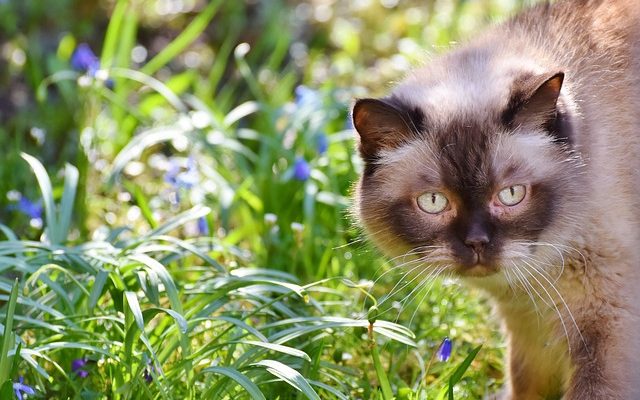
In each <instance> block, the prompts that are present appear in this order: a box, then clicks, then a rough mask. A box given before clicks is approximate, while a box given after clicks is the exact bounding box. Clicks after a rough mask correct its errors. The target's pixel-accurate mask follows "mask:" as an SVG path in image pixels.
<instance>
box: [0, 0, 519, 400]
mask: <svg viewBox="0 0 640 400" xmlns="http://www.w3.org/2000/svg"><path fill="white" fill-rule="evenodd" d="M36 3H37V2H34V3H33V4H31V3H30V4H29V6H28V9H25V10H23V11H24V12H26V13H28V14H29V15H30V16H31V18H29V19H25V20H24V21H25V22H24V23H23V24H22V25H20V26H14V25H13V22H11V19H10V18H6V17H0V30H1V31H3V32H4V33H6V37H7V38H9V40H7V41H6V43H5V44H4V45H3V48H4V49H5V53H6V54H10V55H11V57H10V63H9V64H10V70H9V71H8V72H6V75H4V76H5V79H4V82H9V83H8V87H9V88H11V90H12V92H16V91H20V90H22V91H23V92H24V93H23V94H24V96H26V101H27V105H28V107H18V106H16V105H12V106H11V108H10V110H11V112H10V113H8V114H7V115H2V116H0V118H4V120H5V122H6V123H4V124H2V126H3V127H2V128H0V132H2V131H6V132H9V133H13V135H11V134H9V135H0V145H2V146H7V147H6V148H8V149H10V151H8V153H7V155H6V160H5V162H4V163H3V164H2V165H1V166H0V177H2V178H3V179H0V191H2V192H3V193H7V196H6V198H1V199H0V221H2V223H1V224H0V231H1V232H2V235H3V238H4V239H5V240H3V241H1V242H0V322H1V323H2V325H0V327H1V328H2V329H1V330H0V332H1V333H2V340H0V343H1V347H0V393H1V394H2V395H0V397H2V398H5V397H7V396H9V397H7V398H10V397H11V396H13V389H14V388H16V387H17V386H16V384H17V383H19V382H20V379H22V382H23V384H24V385H27V386H29V387H32V388H33V389H34V390H35V394H34V395H29V396H28V397H29V398H53V399H56V398H60V399H63V398H64V399H67V398H74V399H75V398H77V399H93V398H96V399H98V398H113V399H138V398H140V399H174V398H175V399H183V398H186V399H198V398H215V399H218V398H219V399H225V398H251V399H263V398H266V399H303V398H309V399H315V398H323V399H324V398H339V399H345V398H346V399H384V400H390V399H391V398H396V399H406V400H408V399H412V400H415V399H427V398H428V399H444V398H449V399H450V398H480V397H482V395H483V394H485V393H487V392H490V391H494V390H496V388H497V387H499V385H500V383H501V379H502V361H501V357H502V352H503V351H502V345H501V342H502V341H501V338H500V335H499V334H497V333H496V331H497V329H496V326H495V325H494V324H493V323H492V322H490V321H489V322H487V316H488V314H489V310H488V306H487V305H486V303H485V302H484V300H482V298H481V297H480V296H479V295H478V294H477V293H473V292H471V293H470V292H469V291H468V290H467V289H460V288H459V286H458V284H457V283H456V282H454V281H450V280H444V281H440V282H431V281H426V282H419V279H417V278H416V277H415V276H413V275H411V274H407V273H406V271H398V270H397V269H392V268H391V265H390V264H389V263H388V262H387V261H385V260H383V259H381V258H380V256H379V255H378V254H377V253H376V252H375V251H374V250H373V249H371V248H370V247H369V246H368V245H367V244H366V241H365V240H364V238H363V237H362V235H361V233H360V232H359V230H358V229H357V228H356V227H354V226H353V223H352V221H351V220H350V217H349V204H350V199H349V198H350V188H351V186H352V184H353V182H354V181H355V180H356V179H357V175H358V173H359V171H360V169H361V164H360V161H359V160H358V157H357V155H356V154H355V153H354V145H353V132H352V131H351V128H350V126H349V123H348V116H347V112H348V106H349V104H350V102H351V99H352V98H354V97H357V96H363V95H365V94H367V95H369V94H371V95H376V94H381V93H382V92H383V91H384V90H385V87H386V85H385V84H383V83H382V82H386V81H387V80H389V79H397V78H398V76H400V75H401V73H402V71H403V70H406V68H408V67H409V66H410V65H411V63H412V62H417V61H418V60H419V59H420V57H421V55H422V53H421V51H418V50H416V49H418V48H432V47H431V46H436V48H441V47H442V46H447V45H448V44H449V42H450V41H452V40H454V39H457V38H459V37H463V36H465V35H467V34H469V32H471V31H472V30H473V29H474V27H476V26H477V25H479V24H481V23H482V21H483V20H485V19H488V18H494V17H498V16H500V15H504V14H505V13H507V12H509V11H510V10H513V9H515V8H517V7H518V6H519V5H520V3H519V2H515V1H500V2H499V1H489V0H485V1H481V2H453V1H434V2H430V3H429V4H427V5H426V6H424V7H423V6H422V5H421V4H422V3H420V4H418V3H415V4H414V3H411V2H407V3H399V4H398V5H397V6H394V7H391V8H385V7H383V6H382V5H380V4H378V3H377V2H374V3H375V4H374V3H371V4H369V5H368V6H366V7H365V6H362V8H357V7H356V6H355V5H352V4H350V3H349V4H347V3H340V4H335V5H334V7H333V8H332V9H330V11H332V14H331V15H329V17H328V18H325V17H326V15H325V14H326V11H327V10H326V9H322V7H321V6H311V5H307V6H305V5H304V4H295V5H293V6H291V7H285V4H284V3H281V2H279V1H274V2H263V3H259V4H258V5H256V6H255V8H252V7H254V6H250V5H246V4H244V3H242V2H222V1H213V2H206V3H205V2H203V3H198V2H193V3H190V2H186V3H185V4H186V6H185V7H187V8H188V9H189V11H183V12H177V13H174V14H172V16H171V17H169V16H167V15H164V16H162V15H160V14H158V15H154V14H153V13H152V12H150V11H149V10H150V9H151V8H152V7H145V6H144V5H143V4H142V3H139V2H131V1H124V0H119V1H115V2H113V4H112V6H111V7H110V8H109V13H108V15H109V18H108V20H105V21H104V24H103V25H102V26H103V27H104V29H102V30H97V31H95V32H94V31H92V29H97V28H95V26H100V24H91V23H89V22H88V20H87V19H82V18H79V19H77V20H75V19H74V18H73V17H72V16H70V15H69V13H73V12H77V13H78V14H77V15H84V16H85V17H86V15H93V14H95V13H93V11H91V10H98V9H99V8H98V7H99V6H98V5H97V3H96V4H94V3H93V2H89V3H87V5H86V7H87V9H86V10H76V9H75V8H73V7H70V6H69V7H68V8H67V9H64V7H62V8H61V10H57V11H56V10H54V11H51V13H52V14H51V15H49V16H48V17H46V15H47V10H45V9H44V8H43V7H42V5H40V4H36ZM160 3H161V2H150V4H153V5H155V6H157V5H158V4H160ZM167 4H168V3H167ZM158 7H159V6H158ZM189 7H193V8H189ZM305 7H306V8H305ZM314 7H315V8H314ZM19 10H20V9H19V7H18V4H17V3H15V2H8V3H0V16H6V15H14V16H15V15H18V13H19ZM156 10H157V8H156ZM309 13H311V14H309ZM323 13H325V14H323ZM308 15H312V16H314V15H315V17H314V18H315V19H314V18H310V17H309V16H308ZM323 15H324V16H323ZM380 15H385V16H388V18H385V19H384V21H382V22H381V21H380V18H379V16H380ZM347 16H350V17H347ZM45 18H50V19H51V20H52V21H53V22H52V25H43V24H38V23H37V21H40V20H43V19H45ZM158 21H161V22H163V23H165V24H166V25H165V26H164V28H163V29H159V28H153V27H154V26H156V25H157V24H158ZM283 21H286V22H283ZM55 24H60V26H61V27H63V26H65V25H64V24H73V25H70V26H69V27H68V29H66V30H65V29H61V30H60V32H62V33H57V34H56V36H55V37H56V41H55V43H54V46H53V48H51V47H49V48H47V46H46V43H47V42H46V41H39V40H38V39H34V38H41V37H47V36H51V35H50V32H45V31H43V29H49V28H47V27H50V26H57V25H55ZM283 24H284V25H286V27H287V28H290V29H283ZM43 27H44V28H43ZM78 32H85V34H87V32H93V36H92V40H91V42H92V45H93V47H94V49H98V48H99V49H101V52H100V54H99V55H98V56H96V62H99V63H100V69H98V70H97V71H94V70H92V71H84V70H81V71H77V70H76V71H74V70H72V69H70V68H69V62H70V59H71V58H72V54H73V52H74V49H75V48H76V45H77V43H78V42H79V41H84V40H85V39H84V38H83V35H82V34H80V33H78ZM167 32H168V33H167ZM88 36H91V34H88ZM149 37H152V38H156V39H157V40H161V41H163V43H164V45H163V46H162V47H161V48H154V47H153V40H150V39H149ZM364 38H372V40H370V41H369V40H365V39H364ZM393 43H399V45H398V46H393V45H392V44H393ZM143 44H144V45H143ZM141 48H142V49H141ZM143 50H144V51H146V52H147V56H146V58H145V59H144V60H142V61H135V60H134V59H132V56H131V55H132V54H133V53H136V52H138V53H139V52H140V51H143ZM21 52H22V53H21ZM21 54H22V55H23V56H24V57H25V61H23V62H22V63H21V62H20V60H21V58H20V57H21ZM199 54H204V55H209V57H206V56H198V55H199ZM374 65H375V67H374ZM0 73H5V72H4V71H0ZM20 74H22V75H20ZM18 76H24V77H25V78H24V80H23V79H22V78H18ZM19 100H20V99H17V100H16V97H15V96H14V97H12V99H11V104H13V103H15V102H17V103H16V104H19ZM0 101H3V100H0ZM6 132H5V133H6ZM29 154H31V155H29ZM27 205H29V207H27ZM446 336H448V337H450V338H452V339H453V343H454V349H453V353H452V356H451V359H450V360H448V361H445V362H440V361H434V359H435V358H434V354H435V352H436V350H437V349H438V346H439V344H440V342H441V340H442V339H443V338H444V337H446ZM480 345H482V347H481V348H480V347H479V346H480Z"/></svg>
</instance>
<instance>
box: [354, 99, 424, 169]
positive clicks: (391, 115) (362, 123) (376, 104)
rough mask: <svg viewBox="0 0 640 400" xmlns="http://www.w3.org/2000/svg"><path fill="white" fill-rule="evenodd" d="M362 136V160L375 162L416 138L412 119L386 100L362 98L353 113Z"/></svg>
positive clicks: (359, 148) (356, 127)
mask: <svg viewBox="0 0 640 400" xmlns="http://www.w3.org/2000/svg"><path fill="white" fill-rule="evenodd" d="M351 115H352V118H353V126H354V128H355V129H356V131H357V132H358V135H359V136H360V143H359V145H358V150H359V151H360V155H361V156H362V158H363V159H364V160H365V161H367V162H370V161H374V160H375V159H376V158H377V155H378V153H379V152H380V151H381V150H384V149H393V148H396V147H398V146H400V145H402V144H403V143H405V142H406V141H407V139H408V138H410V137H411V136H413V133H412V129H411V127H410V126H409V123H410V121H409V119H410V118H411V117H410V116H408V115H406V113H404V112H403V111H401V110H399V109H398V108H397V107H395V106H394V105H393V104H391V102H389V101H386V100H382V99H360V100H357V101H356V103H355V105H354V106H353V112H352V113H351Z"/></svg>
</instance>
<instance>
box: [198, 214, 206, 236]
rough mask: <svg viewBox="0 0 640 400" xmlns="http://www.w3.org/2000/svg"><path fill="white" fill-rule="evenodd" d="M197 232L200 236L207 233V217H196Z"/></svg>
mask: <svg viewBox="0 0 640 400" xmlns="http://www.w3.org/2000/svg"><path fill="white" fill-rule="evenodd" d="M198 232H199V233H200V235H202V236H207V235H209V224H207V219H206V218H205V217H200V218H198Z"/></svg>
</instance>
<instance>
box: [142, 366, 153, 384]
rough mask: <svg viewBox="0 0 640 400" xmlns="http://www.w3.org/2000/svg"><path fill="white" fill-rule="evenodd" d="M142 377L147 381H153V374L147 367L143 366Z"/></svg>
mask: <svg viewBox="0 0 640 400" xmlns="http://www.w3.org/2000/svg"><path fill="white" fill-rule="evenodd" d="M142 377H143V378H144V380H145V381H147V383H151V382H153V376H151V372H150V371H149V368H145V369H144V371H142Z"/></svg>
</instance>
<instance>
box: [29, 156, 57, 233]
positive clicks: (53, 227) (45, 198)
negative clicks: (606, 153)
mask: <svg viewBox="0 0 640 400" xmlns="http://www.w3.org/2000/svg"><path fill="white" fill-rule="evenodd" d="M20 155H21V156H22V158H23V159H24V160H25V161H26V162H27V163H29V166H30V167H31V170H32V171H33V173H34V175H35V176H36V180H37V181H38V185H39V186H40V193H41V195H42V202H43V203H44V214H45V219H46V226H45V232H46V233H47V237H48V239H49V241H50V242H51V243H52V244H59V243H60V241H59V239H60V238H59V237H58V229H57V226H58V225H57V220H56V209H55V202H54V200H53V189H52V187H51V180H50V179H49V175H48V174H47V170H46V169H45V168H44V166H43V165H42V163H41V162H40V161H39V160H38V159H37V158H35V157H33V156H30V155H29V154H27V153H21V154H20Z"/></svg>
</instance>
